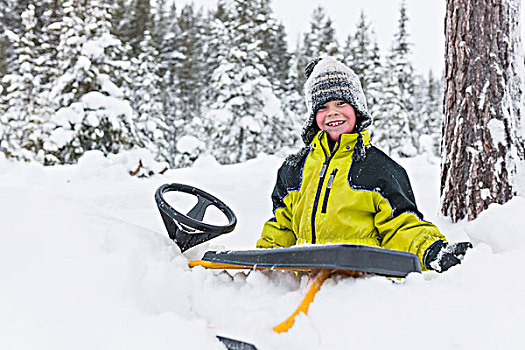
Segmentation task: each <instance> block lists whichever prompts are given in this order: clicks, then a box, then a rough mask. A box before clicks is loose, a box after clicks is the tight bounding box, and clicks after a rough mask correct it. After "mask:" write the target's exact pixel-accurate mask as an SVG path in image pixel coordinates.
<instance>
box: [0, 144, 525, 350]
mask: <svg viewBox="0 0 525 350" xmlns="http://www.w3.org/2000/svg"><path fill="white" fill-rule="evenodd" d="M138 156H139V153H138V152H129V153H127V154H123V155H119V156H114V157H109V158H106V157H104V156H102V154H101V153H99V152H88V153H87V154H86V155H85V156H84V157H83V158H81V160H80V162H79V164H78V165H72V166H54V167H43V166H41V165H39V164H37V163H12V162H10V161H7V160H5V159H3V158H0V213H1V214H0V349H53V350H58V349H126V350H131V349H156V350H160V349H170V350H173V349H224V347H223V346H222V345H221V343H220V342H218V341H217V340H216V338H215V335H216V334H221V335H225V336H231V337H236V338H239V339H244V340H246V341H249V342H252V343H254V344H255V345H257V347H258V348H259V349H347V348H352V349H385V348H388V349H412V348H416V347H417V348H423V349H450V348H453V349H496V348H498V349H515V348H519V347H521V344H522V342H523V340H522V334H521V331H522V327H523V316H524V315H525V303H524V296H525V282H524V276H525V274H524V273H523V270H522V266H523V261H524V260H525V233H524V231H523V224H522V222H521V218H523V213H524V212H525V198H523V197H515V198H514V199H513V200H512V201H510V202H509V203H507V204H505V205H503V206H500V205H493V206H492V207H491V208H489V210H487V211H486V212H484V213H483V214H482V215H481V216H480V218H479V219H477V220H475V221H473V222H470V223H467V222H461V223H459V224H451V223H450V222H449V221H448V220H447V219H446V218H443V217H440V216H439V215H438V202H439V199H438V187H439V182H438V181H439V165H438V164H437V163H436V162H435V159H432V162H429V161H428V160H427V158H426V157H424V156H420V157H417V158H412V159H403V160H400V162H401V163H402V164H403V165H404V166H405V167H406V169H407V171H408V173H409V175H410V177H411V180H412V184H413V187H414V191H415V194H416V199H417V201H418V204H419V207H420V209H421V211H422V212H423V213H425V215H426V219H428V220H430V221H433V222H434V223H436V224H437V225H438V226H439V227H440V228H441V229H442V231H443V232H444V233H445V234H446V235H447V237H448V238H449V239H450V240H452V241H459V240H465V239H470V240H472V242H473V243H474V249H472V250H471V251H469V252H468V254H467V256H466V259H465V261H464V263H463V264H462V265H460V266H458V267H454V268H452V269H451V270H450V271H448V272H446V273H444V274H437V273H435V272H425V273H423V274H412V275H410V276H409V277H408V278H407V279H406V280H405V282H404V283H393V282H392V281H390V280H388V279H386V278H382V277H367V278H361V279H352V278H341V277H338V278H334V279H331V280H329V281H327V282H326V283H325V285H324V286H323V287H322V289H321V291H320V292H319V293H318V294H317V296H316V299H315V302H314V303H313V304H312V306H311V307H310V312H309V314H308V316H300V317H299V318H298V320H297V322H296V324H295V326H294V327H293V328H292V330H291V331H289V332H288V333H286V334H281V335H278V334H275V333H273V332H272V331H271V328H272V327H273V326H274V325H276V324H277V323H279V322H281V321H282V320H284V319H285V318H286V317H287V316H289V315H290V314H291V313H292V312H293V310H294V309H295V307H296V306H297V305H298V303H299V301H300V300H301V299H302V297H303V295H304V292H305V291H306V287H307V277H306V276H302V277H301V276H299V277H296V276H294V275H293V274H292V273H282V272H272V273H270V272H249V273H248V272H235V271H234V272H231V274H228V273H226V272H224V271H213V270H205V269H202V268H195V269H192V270H191V269H189V268H188V267H187V262H188V257H189V258H199V257H200V256H201V255H202V252H203V251H205V250H207V249H212V248H213V249H215V248H219V249H220V248H230V249H246V248H253V246H254V244H255V241H256V239H257V238H258V235H259V233H260V229H261V227H262V225H263V223H264V221H265V220H266V219H268V218H269V216H270V214H271V203H270V193H271V190H272V187H273V184H274V181H275V176H276V171H277V169H278V167H279V165H280V163H281V162H282V158H279V157H274V156H262V157H260V158H258V159H256V160H252V161H249V162H246V163H244V164H238V165H229V166H220V165H218V164H217V163H216V162H214V161H213V160H212V159H210V158H207V157H202V158H201V159H199V161H198V163H197V164H196V165H195V166H194V167H193V168H188V169H179V170H169V171H167V172H166V173H165V174H164V175H155V176H153V177H151V178H147V179H139V178H136V177H131V176H130V175H129V174H128V171H129V170H131V169H134V168H135V167H136V166H137V164H138ZM171 182H180V183H186V184H190V185H194V186H197V187H199V188H202V189H203V190H206V191H209V192H211V193H212V194H214V195H216V196H217V197H219V198H220V199H222V200H223V201H224V202H226V203H227V204H228V205H230V207H231V208H232V209H233V211H234V212H235V213H236V215H237V217H238V225H237V228H236V229H235V231H233V232H232V233H231V234H229V235H226V236H224V237H221V238H218V239H216V240H214V241H211V242H210V243H208V244H204V245H203V246H202V247H200V248H195V249H193V250H192V251H190V252H188V253H186V254H185V256H183V255H181V254H180V252H179V250H178V248H177V247H175V246H174V244H173V243H172V242H171V241H170V240H169V239H168V238H167V234H166V232H165V229H164V227H163V224H162V221H161V218H160V215H159V214H158V211H157V208H156V205H155V202H154V199H153V194H154V192H155V190H156V189H157V188H158V187H159V186H160V185H161V184H164V183H171ZM183 199H184V198H182V199H181V198H178V197H173V198H171V199H170V201H171V203H173V204H174V205H179V204H180V205H183ZM184 205H186V204H184ZM189 206H190V207H191V205H189ZM210 219H211V220H218V222H219V221H220V220H221V219H222V218H221V217H219V216H217V217H214V215H213V214H212V215H211V216H210Z"/></svg>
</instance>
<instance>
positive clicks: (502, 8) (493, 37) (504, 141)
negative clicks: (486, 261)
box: [441, 0, 524, 222]
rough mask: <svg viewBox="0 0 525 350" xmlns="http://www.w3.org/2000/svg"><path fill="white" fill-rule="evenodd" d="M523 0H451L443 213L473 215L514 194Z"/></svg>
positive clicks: (520, 154)
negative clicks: (521, 8) (521, 5)
mask: <svg viewBox="0 0 525 350" xmlns="http://www.w3.org/2000/svg"><path fill="white" fill-rule="evenodd" d="M519 18H520V0H483V1H476V0H447V15H446V20H445V35H446V55H445V59H446V66H445V98H444V112H445V121H444V125H443V147H442V163H441V211H442V213H443V214H444V215H447V216H450V217H451V219H452V220H453V221H454V222H457V221H458V220H461V219H464V218H467V219H468V220H472V219H475V218H476V217H477V216H478V215H479V213H481V212H482V211H483V210H484V209H486V208H487V207H488V206H489V205H490V204H491V203H500V204H502V203H505V202H507V201H508V200H509V199H511V198H512V197H513V196H514V195H515V189H514V188H513V179H514V177H515V175H516V172H517V164H516V163H517V162H518V161H520V160H523V159H524V144H523V137H524V136H523V135H524V133H523V125H522V120H521V119H522V113H523V111H522V106H523V102H524V101H523V86H522V77H523V74H524V69H523V56H522V46H521V39H520V32H519Z"/></svg>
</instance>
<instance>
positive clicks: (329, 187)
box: [321, 168, 339, 214]
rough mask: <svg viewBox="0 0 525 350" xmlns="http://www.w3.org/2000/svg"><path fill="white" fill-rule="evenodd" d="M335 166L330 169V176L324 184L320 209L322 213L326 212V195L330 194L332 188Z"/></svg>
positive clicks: (335, 172) (335, 171)
mask: <svg viewBox="0 0 525 350" xmlns="http://www.w3.org/2000/svg"><path fill="white" fill-rule="evenodd" d="M337 170H339V169H337V168H335V169H334V170H333V171H332V174H330V178H329V179H328V184H326V191H325V193H324V200H323V208H322V209H321V213H322V214H326V207H327V206H328V197H329V196H330V190H331V189H332V184H333V183H334V177H335V174H337Z"/></svg>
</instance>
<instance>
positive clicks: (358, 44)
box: [344, 11, 374, 96]
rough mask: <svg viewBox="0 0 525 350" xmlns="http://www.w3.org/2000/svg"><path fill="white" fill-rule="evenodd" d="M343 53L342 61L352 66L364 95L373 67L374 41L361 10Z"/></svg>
mask: <svg viewBox="0 0 525 350" xmlns="http://www.w3.org/2000/svg"><path fill="white" fill-rule="evenodd" d="M344 55H345V60H344V62H345V63H346V65H348V66H349V67H350V68H352V70H353V71H354V72H355V73H356V74H357V76H358V77H359V79H360V80H361V86H362V87H363V91H364V92H365V96H366V95H367V89H368V86H369V85H370V79H371V78H372V71H373V69H374V61H373V60H374V57H373V55H374V43H373V41H372V31H371V29H370V24H369V23H368V22H367V20H366V16H365V13H364V12H363V11H361V14H360V16H359V21H358V22H357V26H356V30H355V34H354V35H353V36H350V35H349V36H348V39H347V42H346V48H345V53H344Z"/></svg>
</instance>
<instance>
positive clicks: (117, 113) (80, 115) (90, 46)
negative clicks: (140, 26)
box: [44, 0, 136, 163]
mask: <svg viewBox="0 0 525 350" xmlns="http://www.w3.org/2000/svg"><path fill="white" fill-rule="evenodd" d="M63 13H64V17H63V18H62V20H61V21H60V22H56V23H55V24H54V25H53V28H56V30H58V31H59V32H60V36H59V38H60V39H59V44H58V47H57V58H58V62H59V66H58V69H59V78H58V79H57V80H56V81H55V82H54V83H53V89H52V90H51V92H50V97H51V98H52V100H53V103H54V104H55V105H56V106H57V107H58V108H60V107H62V109H60V110H58V112H57V113H56V114H55V115H54V116H53V118H52V122H53V123H54V124H55V128H54V130H53V132H52V135H51V138H50V139H49V140H48V141H47V142H45V143H44V149H45V150H46V152H48V153H49V154H51V155H53V156H54V157H55V160H56V161H57V162H66V163H70V162H74V161H76V159H78V157H79V156H81V155H82V154H83V153H84V152H85V151H87V150H90V149H98V150H101V151H103V152H104V153H110V152H118V151H119V150H121V149H126V148H129V147H131V146H132V145H133V144H135V143H136V134H135V128H134V124H133V111H132V110H131V107H130V106H129V102H127V101H126V100H125V99H124V96H125V92H124V91H122V89H120V88H119V86H118V85H117V84H120V83H121V82H123V81H126V80H129V78H128V77H127V73H128V69H129V64H127V63H125V62H123V61H122V56H123V55H122V52H123V47H122V43H121V42H120V40H118V39H117V38H116V37H115V36H114V35H112V34H111V32H110V28H111V16H110V7H109V6H108V5H104V4H103V3H102V2H100V1H98V0H76V1H65V2H64V3H63Z"/></svg>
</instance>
